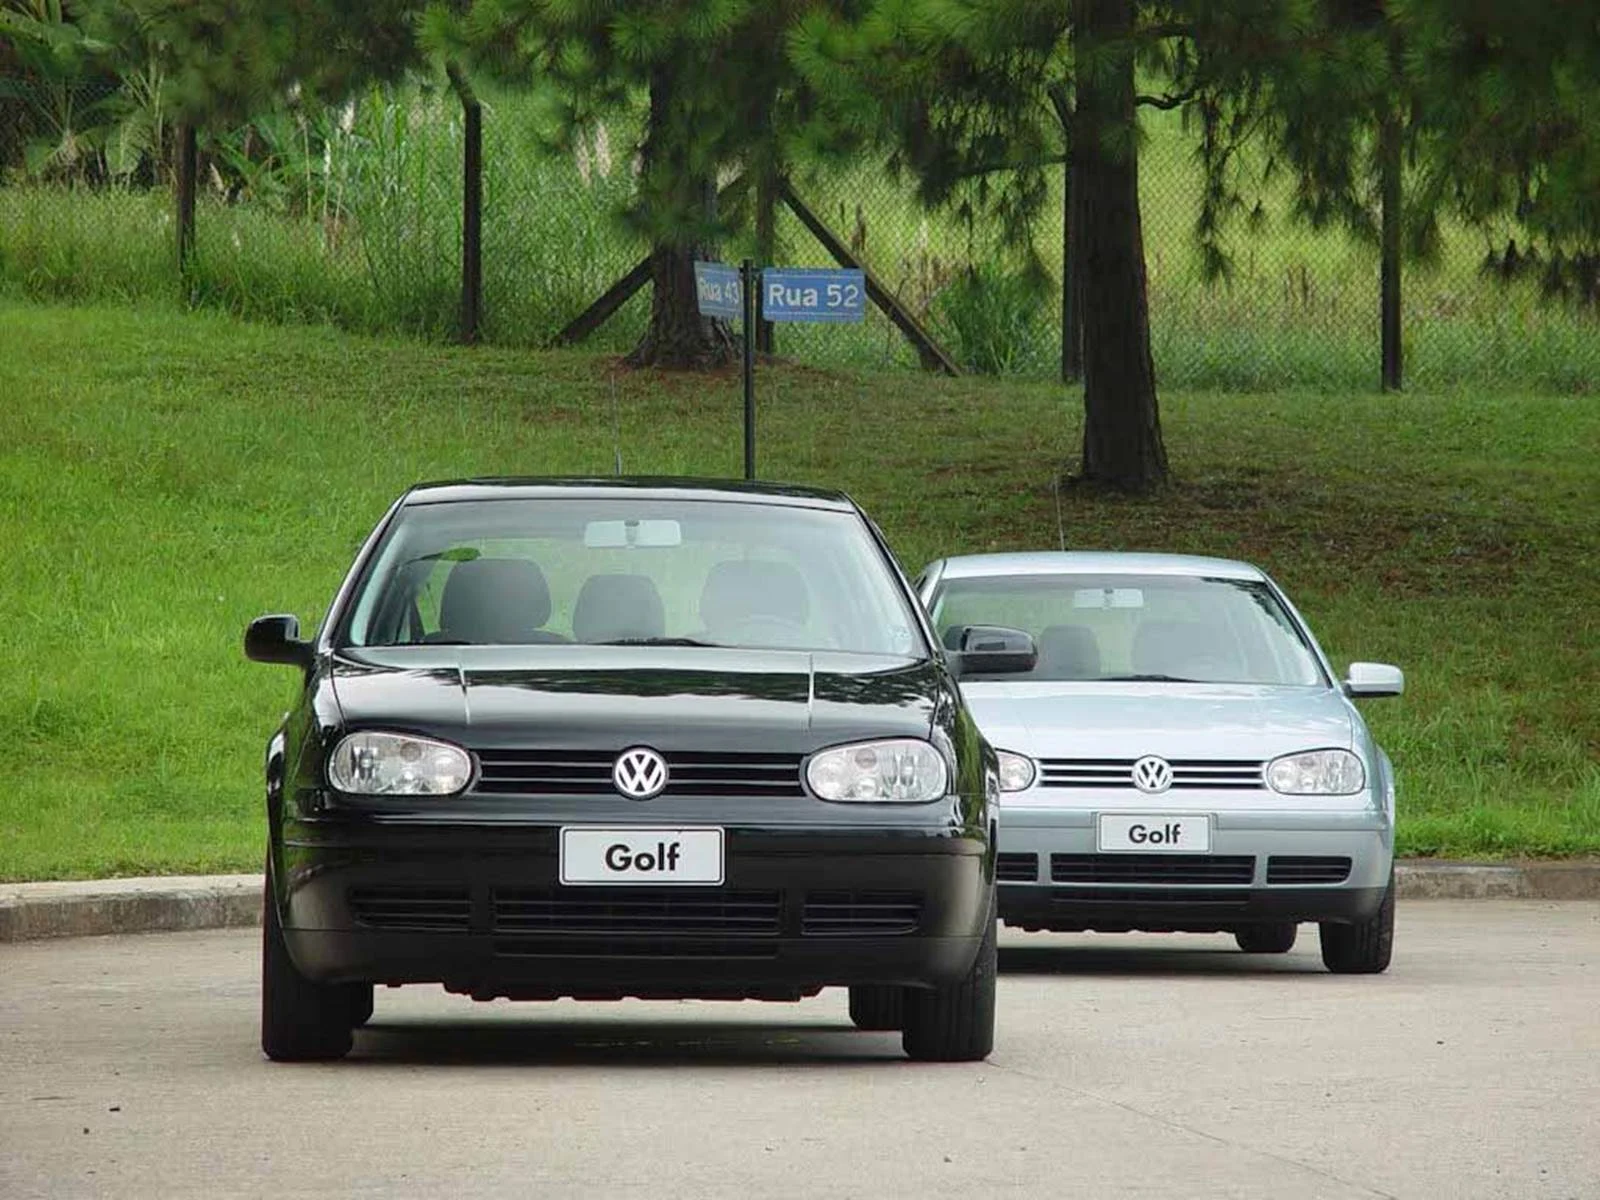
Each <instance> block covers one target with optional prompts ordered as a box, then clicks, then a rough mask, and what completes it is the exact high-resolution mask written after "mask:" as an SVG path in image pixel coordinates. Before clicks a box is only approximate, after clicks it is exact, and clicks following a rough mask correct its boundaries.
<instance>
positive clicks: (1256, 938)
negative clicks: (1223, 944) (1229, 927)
mask: <svg viewBox="0 0 1600 1200" xmlns="http://www.w3.org/2000/svg"><path fill="white" fill-rule="evenodd" d="M1298 932H1299V928H1298V926H1296V925H1295V923H1294V922H1293V921H1280V922H1277V923H1275V924H1272V925H1246V926H1245V927H1244V928H1243V929H1235V930H1234V931H1233V940H1234V941H1236V942H1238V943H1239V949H1241V950H1243V951H1244V952H1245V953H1246V954H1287V953H1289V951H1291V950H1293V949H1294V939H1295V934H1297V933H1298Z"/></svg>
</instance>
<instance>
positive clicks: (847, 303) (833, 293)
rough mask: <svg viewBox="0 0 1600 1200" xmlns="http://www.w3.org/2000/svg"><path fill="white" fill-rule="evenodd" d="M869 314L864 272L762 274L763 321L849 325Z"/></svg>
mask: <svg viewBox="0 0 1600 1200" xmlns="http://www.w3.org/2000/svg"><path fill="white" fill-rule="evenodd" d="M701 311H702V312H703V311H705V309H704V304H703V303H702V306H701ZM866 315H867V281H866V276H865V274H864V273H863V272H861V271H858V270H825V269H820V268H819V269H814V270H792V269H789V268H776V269H775V268H772V267H768V268H767V269H766V270H765V271H762V272H761V318H762V320H765V321H827V322H845V321H859V320H861V319H862V318H863V317H865V316H866Z"/></svg>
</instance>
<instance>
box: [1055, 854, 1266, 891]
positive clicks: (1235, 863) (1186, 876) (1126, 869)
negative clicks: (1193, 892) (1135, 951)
mask: <svg viewBox="0 0 1600 1200" xmlns="http://www.w3.org/2000/svg"><path fill="white" fill-rule="evenodd" d="M1255 873H1256V860H1255V857H1254V856H1253V855H1249V854H1052V855H1051V856H1050V880H1051V882H1052V883H1156V884H1212V885H1216V884H1244V885H1247V884H1249V883H1250V882H1251V880H1252V879H1254V878H1255Z"/></svg>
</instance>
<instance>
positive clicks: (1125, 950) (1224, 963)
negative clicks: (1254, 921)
mask: <svg viewBox="0 0 1600 1200" xmlns="http://www.w3.org/2000/svg"><path fill="white" fill-rule="evenodd" d="M1174 936H1182V935H1174ZM1315 946H1316V943H1315V942H1312V943H1311V946H1310V947H1309V948H1305V947H1302V948H1300V949H1297V950H1294V951H1292V952H1290V953H1288V954H1245V953H1244V952H1243V951H1241V950H1236V949H1234V948H1233V947H1232V946H1225V945H1221V944H1213V945H1190V946H1187V947H1186V946H1184V945H1183V944H1182V943H1181V942H1173V943H1171V944H1170V945H1160V944H1152V943H1151V942H1150V941H1149V940H1144V941H1141V942H1140V943H1139V944H1137V945H1134V944H1130V943H1127V942H1122V943H1120V944H1119V943H1117V942H1111V941H1108V942H1107V943H1106V944H1104V945H1084V944H1083V943H1082V942H1076V943H1072V944H1061V943H1057V944H1055V945H1051V944H1049V943H1043V942H1042V943H1040V944H1038V945H1031V946H1017V945H1009V946H1002V947H1000V974H1001V975H1002V976H1005V975H1139V976H1144V977H1149V976H1152V975H1165V976H1172V977H1184V976H1197V975H1240V976H1243V975H1323V974H1326V972H1325V971H1324V970H1323V966H1322V960H1321V959H1320V958H1319V957H1318V955H1317V952H1316V949H1315Z"/></svg>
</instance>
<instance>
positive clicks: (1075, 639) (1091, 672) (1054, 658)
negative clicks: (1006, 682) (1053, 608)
mask: <svg viewBox="0 0 1600 1200" xmlns="http://www.w3.org/2000/svg"><path fill="white" fill-rule="evenodd" d="M1033 673H1034V675H1035V676H1037V677H1038V678H1040V679H1098V678H1100V643H1099V642H1098V641H1097V640H1096V639H1095V636H1094V630H1092V629H1090V628H1088V627H1087V626H1084V625H1047V626H1045V627H1044V629H1043V630H1042V631H1041V632H1040V633H1039V665H1038V666H1037V667H1035V668H1034V671H1033Z"/></svg>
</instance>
